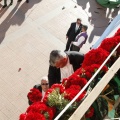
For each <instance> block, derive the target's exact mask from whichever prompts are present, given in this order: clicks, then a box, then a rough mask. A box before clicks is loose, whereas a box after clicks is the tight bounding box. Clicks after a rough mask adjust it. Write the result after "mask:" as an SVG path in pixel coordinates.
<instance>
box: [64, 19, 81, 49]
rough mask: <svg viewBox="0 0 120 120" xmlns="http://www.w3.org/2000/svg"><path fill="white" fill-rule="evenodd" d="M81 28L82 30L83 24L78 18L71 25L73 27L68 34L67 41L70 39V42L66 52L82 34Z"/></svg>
mask: <svg viewBox="0 0 120 120" xmlns="http://www.w3.org/2000/svg"><path fill="white" fill-rule="evenodd" d="M81 28H82V24H81V19H80V18H78V19H77V21H76V22H75V23H72V24H71V26H70V28H69V29H68V32H67V34H66V39H68V40H67V44H66V49H65V51H68V50H69V47H70V44H71V42H72V41H74V40H75V37H76V36H77V35H78V34H79V33H80V31H81Z"/></svg>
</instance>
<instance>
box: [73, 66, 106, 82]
mask: <svg viewBox="0 0 120 120" xmlns="http://www.w3.org/2000/svg"><path fill="white" fill-rule="evenodd" d="M99 67H100V65H99V64H92V65H90V66H85V67H84V68H83V67H81V68H79V69H78V70H77V71H75V74H76V75H79V76H80V77H81V78H85V79H87V80H89V79H90V78H91V77H92V75H93V74H94V73H95V72H96V71H97V70H98V68H99ZM107 70H108V67H107V66H103V67H102V69H101V71H100V73H106V72H107Z"/></svg>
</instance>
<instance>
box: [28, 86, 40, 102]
mask: <svg viewBox="0 0 120 120" xmlns="http://www.w3.org/2000/svg"><path fill="white" fill-rule="evenodd" d="M27 97H28V99H29V100H30V101H31V102H33V103H34V102H38V101H41V99H42V93H41V92H40V91H39V90H38V89H36V88H33V89H31V90H30V92H29V93H28V95H27Z"/></svg>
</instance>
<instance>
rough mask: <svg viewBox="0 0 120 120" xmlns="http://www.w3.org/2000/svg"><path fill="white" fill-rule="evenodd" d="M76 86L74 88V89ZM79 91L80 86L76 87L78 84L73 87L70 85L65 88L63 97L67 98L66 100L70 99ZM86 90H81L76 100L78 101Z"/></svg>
mask: <svg viewBox="0 0 120 120" xmlns="http://www.w3.org/2000/svg"><path fill="white" fill-rule="evenodd" d="M75 88H76V89H75ZM79 91H80V87H78V85H77V86H76V87H75V85H74V86H71V87H70V88H68V89H66V90H65V93H66V94H65V96H64V97H65V99H68V100H72V99H73V98H74V97H75V96H76V95H77V94H78V93H79ZM85 93H86V92H83V93H82V94H81V95H80V96H79V97H78V99H77V100H76V101H80V100H81V99H82V98H83V97H84V95H85Z"/></svg>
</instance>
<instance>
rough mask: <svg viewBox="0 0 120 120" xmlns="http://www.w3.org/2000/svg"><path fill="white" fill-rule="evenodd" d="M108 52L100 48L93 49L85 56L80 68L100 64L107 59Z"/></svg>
mask: <svg viewBox="0 0 120 120" xmlns="http://www.w3.org/2000/svg"><path fill="white" fill-rule="evenodd" d="M108 55H109V52H107V51H106V50H104V49H102V48H98V49H93V50H91V51H90V52H88V53H87V54H86V55H85V58H84V61H83V64H82V67H83V68H84V67H85V66H90V65H92V64H100V65H101V64H102V63H103V62H104V60H105V59H106V58H107V57H108Z"/></svg>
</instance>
